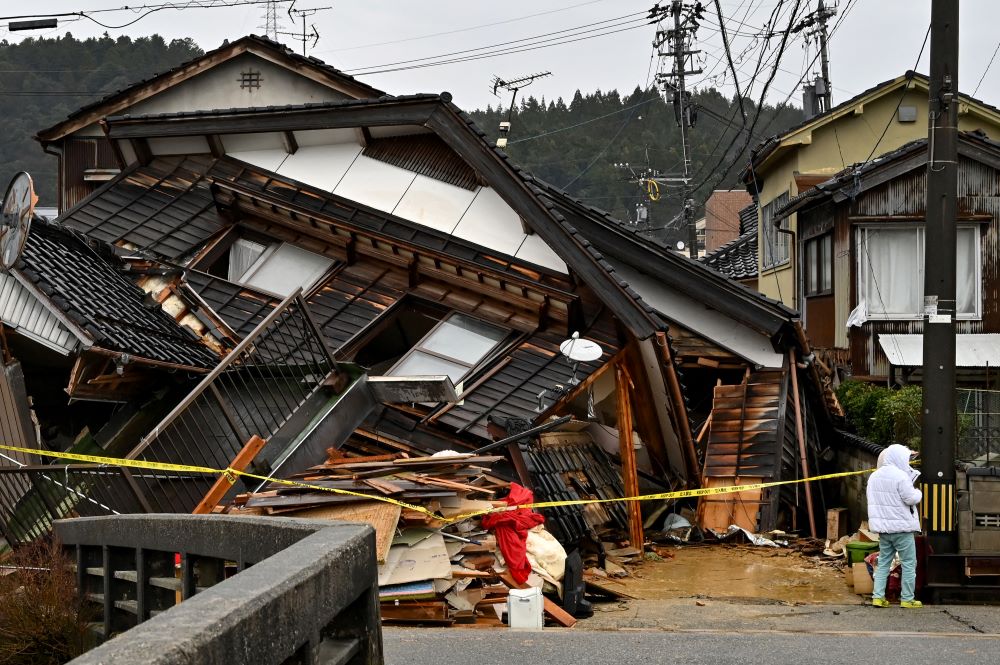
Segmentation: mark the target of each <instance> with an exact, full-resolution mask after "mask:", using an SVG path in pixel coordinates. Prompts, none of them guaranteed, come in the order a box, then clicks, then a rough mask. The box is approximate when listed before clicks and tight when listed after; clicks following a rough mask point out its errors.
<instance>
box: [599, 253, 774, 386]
mask: <svg viewBox="0 0 1000 665" xmlns="http://www.w3.org/2000/svg"><path fill="white" fill-rule="evenodd" d="M611 263H612V265H614V267H615V272H617V273H618V274H619V275H621V277H622V278H623V279H624V280H625V281H627V282H628V283H629V285H630V286H631V287H632V288H633V289H635V291H636V292H637V293H638V294H639V295H640V296H642V299H643V300H645V301H646V302H647V303H649V304H650V305H651V306H652V307H654V308H656V310H657V311H658V312H660V313H661V314H663V315H664V316H665V317H667V318H668V319H670V320H673V321H676V322H678V323H680V324H681V325H683V326H685V327H687V328H690V329H691V330H697V331H698V332H699V333H700V334H702V335H704V336H705V337H707V338H708V339H710V340H712V341H713V342H715V343H716V344H718V345H719V346H721V347H722V348H724V349H728V350H729V351H732V352H733V353H735V354H736V355H738V356H740V357H742V358H745V359H746V360H749V361H750V362H752V363H756V364H758V365H760V366H762V367H767V368H780V367H781V365H782V361H783V360H784V356H783V355H781V354H780V353H775V351H774V347H773V346H771V340H769V339H768V338H767V337H765V336H764V335H762V334H760V333H758V332H757V331H756V330H753V329H752V328H750V327H748V326H745V325H743V324H742V323H740V322H738V321H734V320H733V319H731V318H729V317H728V316H726V315H725V314H722V313H721V312H718V311H716V310H714V309H710V308H708V307H706V306H705V305H704V304H703V303H701V302H699V301H698V300H696V299H695V298H694V297H691V296H689V295H686V294H683V293H680V292H678V291H675V290H673V289H671V288H669V287H667V286H665V285H664V284H661V283H660V282H657V281H656V280H654V279H653V278H652V277H649V276H648V275H646V274H644V273H641V272H639V271H638V270H635V269H634V268H631V267H629V266H626V265H623V264H622V263H621V262H618V261H611Z"/></svg>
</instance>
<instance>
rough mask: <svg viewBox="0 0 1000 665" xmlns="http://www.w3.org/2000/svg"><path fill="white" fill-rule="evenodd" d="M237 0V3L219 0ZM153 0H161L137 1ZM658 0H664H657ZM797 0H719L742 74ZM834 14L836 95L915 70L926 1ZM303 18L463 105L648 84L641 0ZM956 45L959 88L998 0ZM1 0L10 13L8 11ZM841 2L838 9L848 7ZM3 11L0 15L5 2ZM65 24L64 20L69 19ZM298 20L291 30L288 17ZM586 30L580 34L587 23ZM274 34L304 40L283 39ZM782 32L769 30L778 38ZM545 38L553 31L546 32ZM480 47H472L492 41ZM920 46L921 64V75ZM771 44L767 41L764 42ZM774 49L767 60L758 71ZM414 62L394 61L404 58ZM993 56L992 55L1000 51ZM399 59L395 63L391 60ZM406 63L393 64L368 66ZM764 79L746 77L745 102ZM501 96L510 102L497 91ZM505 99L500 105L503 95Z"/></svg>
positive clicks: (721, 69)
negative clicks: (520, 93)
mask: <svg viewBox="0 0 1000 665" xmlns="http://www.w3.org/2000/svg"><path fill="white" fill-rule="evenodd" d="M226 1H228V2H240V1H241V0H226ZM702 1H703V3H704V4H705V5H706V8H707V15H706V22H705V23H704V24H703V27H702V29H701V30H700V31H699V33H698V38H699V48H701V49H702V50H703V54H702V56H701V57H702V59H703V62H702V67H703V68H704V70H705V71H704V73H703V74H701V75H698V76H694V77H693V78H694V82H695V83H698V84H699V86H702V87H704V86H708V85H713V84H714V85H716V87H719V88H721V89H723V90H724V91H725V92H726V93H727V94H729V95H731V94H732V92H733V87H732V77H731V76H730V75H728V73H727V72H726V70H727V66H726V64H725V60H724V55H723V49H722V39H721V36H720V34H719V31H718V28H717V27H716V25H715V24H717V21H718V19H717V17H716V15H715V10H714V2H712V0H702ZM832 1H833V0H827V3H828V4H830V3H831V2H832ZM199 2H201V3H209V2H211V0H193V1H188V2H185V1H183V0H182V1H181V2H176V4H179V5H180V4H188V5H193V4H198V3H199ZM800 2H801V7H802V10H801V11H800V13H804V12H805V11H806V10H811V9H812V8H814V6H815V4H816V0H800ZM145 3H146V4H150V5H152V4H162V0H145ZM126 4H131V5H133V6H135V5H136V4H137V3H135V2H131V3H130V2H126V1H125V0H46V1H45V2H44V3H41V2H36V3H33V4H31V5H28V4H27V3H13V2H3V3H0V6H2V7H3V9H0V13H2V14H3V15H4V16H6V15H7V14H8V13H9V14H14V13H17V14H22V13H26V11H25V10H26V8H27V7H28V6H31V7H33V8H40V7H44V9H39V10H38V11H42V12H45V13H57V12H71V11H80V10H98V9H110V8H118V7H122V6H123V5H126ZM664 4H669V0H667V1H666V2H665V3H664ZM795 4H796V0H786V1H784V2H779V0H722V8H723V15H724V16H725V18H726V21H727V27H728V29H729V31H730V33H731V35H730V36H731V41H732V51H733V54H734V57H736V59H737V61H738V62H737V68H738V69H739V70H740V84H741V86H743V87H744V88H746V87H747V86H750V85H751V81H752V78H753V77H752V74H753V71H754V68H755V66H756V62H757V58H758V57H759V55H760V53H761V47H762V40H761V38H760V37H759V35H760V33H761V32H762V31H763V26H764V25H765V24H766V23H767V21H768V18H769V16H770V15H771V13H772V12H773V11H774V10H775V8H776V7H777V6H778V5H780V6H781V7H780V12H781V13H780V14H779V19H778V21H777V25H778V26H779V29H783V28H784V27H785V26H786V25H787V23H788V19H789V16H790V14H791V12H792V9H793V7H794V6H795ZM839 4H840V8H839V10H840V15H839V16H838V17H836V18H835V19H834V23H837V24H838V27H837V28H836V32H835V34H834V35H833V39H832V46H831V59H832V80H833V86H834V90H833V94H834V103H837V102H838V101H843V100H844V99H847V98H848V97H850V96H852V95H853V94H856V93H858V92H860V91H862V90H864V89H865V88H868V87H870V86H871V85H873V84H875V83H878V82H880V81H883V80H886V79H889V78H892V77H894V76H897V75H899V74H901V73H903V72H904V71H906V70H907V69H911V68H912V67H913V66H914V62H915V60H916V57H917V54H918V52H919V51H920V45H921V43H922V42H923V39H924V35H925V33H926V30H927V25H928V22H929V19H930V4H931V3H930V0H851V1H849V0H840V1H839ZM330 5H332V9H327V10H325V11H322V12H319V13H318V14H316V15H315V16H312V17H310V18H309V19H308V23H309V24H315V26H316V29H317V31H318V32H319V34H320V40H319V43H318V44H317V46H316V47H315V48H314V49H312V48H311V49H310V50H309V54H310V55H315V56H316V57H318V58H321V59H323V60H325V61H326V62H328V63H330V64H333V65H335V66H337V67H339V68H341V69H343V70H346V71H348V72H351V73H355V74H356V75H357V76H359V77H360V78H363V79H364V80H365V81H366V82H368V83H370V84H372V85H374V86H376V87H379V88H381V89H383V90H386V91H388V92H391V93H394V94H403V93H411V92H440V91H443V90H447V91H450V92H451V93H452V94H453V95H454V97H455V101H456V102H457V103H458V104H459V105H460V106H462V107H463V108H466V109H470V110H471V109H475V108H479V107H484V106H485V105H486V104H491V103H492V104H494V105H495V104H497V103H498V101H499V100H498V99H497V98H496V97H494V96H493V94H492V92H491V88H492V84H491V81H492V79H493V77H494V76H500V77H502V78H507V79H511V78H515V77H517V76H521V75H524V74H530V73H534V72H540V71H551V72H552V76H551V77H548V78H545V79H542V80H539V81H537V82H536V83H534V84H533V85H532V86H531V87H529V88H527V89H526V90H525V91H524V94H533V95H536V96H542V95H544V96H545V97H546V98H547V99H553V98H556V97H559V96H562V97H564V98H566V99H567V100H568V99H569V98H571V97H572V95H573V93H574V91H576V90H577V89H580V90H582V91H584V92H589V91H593V90H595V89H598V88H600V89H602V90H609V89H612V88H617V89H619V90H620V91H631V90H632V89H634V88H635V86H637V85H640V86H643V85H646V84H647V82H650V81H651V80H652V76H653V75H654V74H655V70H656V65H657V63H656V62H655V61H653V60H652V58H651V54H652V46H651V42H652V39H653V36H654V33H655V30H656V28H655V27H654V26H651V25H646V24H645V23H644V22H643V21H642V20H641V19H642V18H643V17H644V16H645V14H646V11H647V10H648V9H649V8H650V6H651V5H652V2H651V0H639V1H637V0H506V1H505V2H480V1H476V0H423V1H421V2H416V1H414V0H395V1H393V0H309V1H308V2H302V1H301V0H300V1H299V2H298V3H297V5H296V7H300V8H307V7H322V6H330ZM288 6H289V3H288V2H281V3H279V16H280V18H281V19H282V23H283V29H284V30H286V31H291V30H292V27H293V26H292V24H291V21H289V19H288V16H287V14H286V10H287V8H288ZM961 6H962V23H961V34H962V49H961V68H960V85H961V89H962V91H963V92H966V93H971V92H972V91H973V89H975V88H976V85H977V83H978V82H979V79H980V77H981V76H982V75H983V72H984V71H985V70H986V67H987V63H988V62H989V61H990V58H991V56H992V55H993V53H994V51H995V48H996V46H997V41H998V39H1000V33H998V32H997V31H996V25H998V24H1000V2H997V0H962V3H961ZM12 8H16V9H14V11H11V9H12ZM848 8H849V11H845V10H846V9H848ZM4 10H6V11H4ZM138 15H139V14H137V13H136V12H135V11H133V10H128V11H118V12H102V13H94V14H92V15H91V16H92V17H93V18H95V19H97V20H99V21H101V22H102V23H105V24H108V25H122V24H125V23H127V22H129V21H133V20H135V19H136V18H137V17H138ZM263 16H264V10H263V6H262V5H246V6H238V7H230V8H213V9H195V8H190V9H185V10H183V11H177V10H169V9H168V10H164V11H159V12H156V13H153V14H150V15H149V16H147V17H145V18H142V19H141V20H139V21H137V22H135V23H134V24H133V25H131V26H129V27H126V28H120V29H108V28H105V27H101V26H100V25H98V24H97V23H95V22H93V21H91V20H89V19H86V18H77V19H75V20H72V19H62V23H61V25H60V27H59V29H58V30H55V31H46V32H45V33H43V34H46V35H47V36H52V35H54V34H62V33H64V32H66V31H67V30H68V31H70V32H72V33H73V35H75V36H76V37H78V38H79V37H86V36H92V35H100V34H101V33H103V32H105V31H107V32H109V33H110V34H111V35H112V36H117V35H120V34H128V35H131V36H139V35H148V34H152V33H159V34H161V35H163V36H164V37H166V38H168V39H169V38H177V37H191V38H193V39H194V40H195V41H196V42H197V43H198V44H199V45H200V46H201V47H202V48H204V49H206V50H208V49H212V48H215V47H216V46H218V45H220V44H221V43H222V41H223V40H224V39H227V38H228V39H234V38H237V37H240V36H241V35H244V34H247V33H262V32H263V30H262V28H261V27H260V26H262V25H263V22H264V21H263ZM67 21H69V22H67ZM0 23H2V24H3V26H4V28H3V29H0V33H2V35H0V36H2V37H4V38H6V39H8V40H17V39H22V38H23V35H24V34H25V33H8V32H7V31H6V23H7V21H6V20H3V19H0ZM298 27H300V26H298ZM584 31H587V32H584ZM533 38H538V39H547V40H559V39H562V40H571V39H572V40H576V41H572V42H570V43H565V44H561V45H546V46H545V47H544V48H533V49H532V50H528V51H523V52H520V53H513V54H508V55H502V56H497V57H485V58H479V59H475V60H471V61H465V62H460V63H455V64H447V65H441V66H430V67H426V66H424V67H419V68H414V67H413V65H426V64H430V63H433V62H435V59H437V58H438V57H439V56H442V55H443V54H448V53H455V54H456V55H453V56H449V57H450V58H467V57H469V56H475V55H480V54H483V53H486V52H490V51H496V50H498V49H505V48H506V49H511V48H529V47H533V46H540V45H541V43H540V42H539V41H538V39H533ZM281 39H282V40H284V41H286V42H287V43H289V45H293V46H295V47H296V48H301V46H300V45H299V44H297V43H296V42H294V38H292V37H289V36H284V37H281ZM779 41H780V37H776V38H773V39H772V40H771V44H772V47H773V48H774V50H776V46H777V44H778V42H779ZM549 43H550V44H551V41H550V42H549ZM497 44H505V45H504V46H497V47H495V48H492V49H488V50H487V51H475V50H473V49H482V48H483V47H488V46H491V45H497ZM804 46H805V45H804V40H803V39H802V38H801V36H800V37H799V38H797V39H796V40H795V41H793V42H791V43H790V45H789V47H788V48H787V50H786V52H785V54H784V56H783V57H782V58H781V62H780V69H779V71H778V74H777V76H776V78H775V80H774V82H773V84H772V86H771V88H770V90H769V94H768V101H770V102H772V103H776V102H780V101H783V100H784V99H786V98H787V97H788V96H789V94H790V93H793V94H792V96H791V99H792V100H793V101H794V102H795V103H796V104H799V103H800V100H801V93H800V92H799V91H796V90H794V88H795V87H796V82H797V81H798V79H799V77H800V76H801V75H802V73H803V71H804V69H805V67H806V65H807V64H808V62H809V61H810V60H812V58H813V55H814V54H815V51H814V50H806V49H805V48H804ZM929 51H930V46H929V44H928V46H927V49H926V51H925V53H924V55H923V58H922V60H921V62H920V64H919V65H918V69H919V70H920V71H924V72H926V71H927V69H928V66H927V62H928V59H929ZM772 53H773V51H772ZM770 57H771V56H770V55H769V56H767V57H766V58H765V67H764V69H765V71H767V70H769V64H770V62H773V60H770V59H769V58H770ZM418 59H419V61H418V62H404V61H415V60H418ZM998 60H1000V58H998ZM393 63H401V64H393ZM400 67H406V69H403V70H401V71H390V72H383V73H368V74H362V72H366V71H367V72H373V71H379V70H386V69H396V68H400ZM765 78H766V77H765V76H759V77H758V78H757V80H756V81H753V85H752V87H751V92H752V94H753V96H754V98H757V97H758V96H759V93H760V88H761V86H762V85H763V81H764V79H765ZM977 96H979V97H980V98H983V99H985V100H986V101H988V102H992V103H993V104H997V105H1000V62H995V63H994V64H993V67H992V68H991V69H990V70H989V72H988V74H987V76H986V78H985V80H984V81H983V83H982V86H981V87H980V89H979V92H978V93H977ZM505 100H507V101H509V98H508V97H506V96H505ZM505 103H506V101H505Z"/></svg>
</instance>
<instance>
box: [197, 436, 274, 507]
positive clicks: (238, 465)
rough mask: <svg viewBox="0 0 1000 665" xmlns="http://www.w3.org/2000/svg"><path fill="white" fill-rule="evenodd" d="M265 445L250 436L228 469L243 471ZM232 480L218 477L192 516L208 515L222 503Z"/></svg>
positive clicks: (231, 484)
mask: <svg viewBox="0 0 1000 665" xmlns="http://www.w3.org/2000/svg"><path fill="white" fill-rule="evenodd" d="M265 443H267V442H266V441H265V440H264V439H262V438H260V437H259V436H257V435H256V434H254V435H253V436H251V437H250V438H249V439H248V440H247V442H246V444H244V446H243V448H242V450H240V452H238V453H236V457H234V458H233V461H232V462H230V463H229V468H230V469H233V470H235V471H243V470H245V469H246V468H247V467H248V466H250V462H252V461H253V459H254V457H256V456H257V453H259V452H260V451H261V449H262V448H263V447H264V444H265ZM233 482H234V481H232V480H230V479H229V477H227V476H226V474H222V475H220V476H219V477H218V478H217V479H216V481H215V483H213V484H212V487H211V488H210V489H209V490H208V492H206V493H205V496H204V498H203V499H202V500H201V502H200V503H199V504H198V505H197V506H195V509H194V510H192V511H191V514H192V515H208V514H209V513H211V512H212V510H214V509H215V507H216V506H217V505H219V502H220V501H222V499H223V498H225V496H226V492H228V491H229V489H230V488H231V487H232V486H233Z"/></svg>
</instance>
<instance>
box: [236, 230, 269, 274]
mask: <svg viewBox="0 0 1000 665" xmlns="http://www.w3.org/2000/svg"><path fill="white" fill-rule="evenodd" d="M265 249H267V247H266V246H264V245H262V244H260V243H258V242H253V241H250V240H246V239H244V238H240V239H239V240H237V241H236V242H234V243H233V245H232V247H230V248H229V281H230V282H240V281H242V279H243V275H245V274H246V272H247V270H249V268H250V266H252V265H253V264H254V262H255V261H256V260H257V259H259V258H260V255H261V254H263V253H264V250H265Z"/></svg>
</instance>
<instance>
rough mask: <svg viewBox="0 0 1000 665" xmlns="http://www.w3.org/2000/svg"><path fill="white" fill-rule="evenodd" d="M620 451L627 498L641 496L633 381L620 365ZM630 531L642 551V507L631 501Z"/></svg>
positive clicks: (634, 541)
mask: <svg viewBox="0 0 1000 665" xmlns="http://www.w3.org/2000/svg"><path fill="white" fill-rule="evenodd" d="M617 369H618V374H617V379H618V380H617V391H618V392H617V397H618V451H619V453H620V455H621V462H622V480H623V481H624V485H625V496H639V474H638V469H637V467H636V461H635V446H634V445H632V405H631V402H630V401H629V390H628V384H629V383H630V381H631V379H630V378H629V375H628V372H627V371H626V369H625V367H624V365H623V364H621V363H620V364H619V365H618V368H617ZM626 507H627V508H628V530H629V540H631V542H632V546H633V547H637V548H639V549H642V546H643V545H644V544H645V536H644V534H643V530H642V507H641V506H640V505H639V502H638V501H629V502H628V503H627V506H626Z"/></svg>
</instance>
